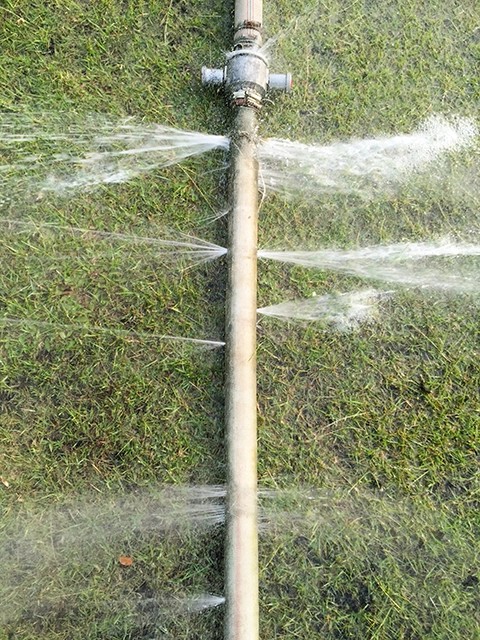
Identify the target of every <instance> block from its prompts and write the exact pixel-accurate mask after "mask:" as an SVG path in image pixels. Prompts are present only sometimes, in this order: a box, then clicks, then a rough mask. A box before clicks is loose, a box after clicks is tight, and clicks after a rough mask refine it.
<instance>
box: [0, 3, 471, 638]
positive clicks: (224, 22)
mask: <svg viewBox="0 0 480 640" xmlns="http://www.w3.org/2000/svg"><path fill="white" fill-rule="evenodd" d="M200 5H201V6H200ZM476 5H477V3H476V2H474V1H473V0H471V1H469V2H461V3H460V2H454V1H453V0H452V2H448V3H446V2H444V1H443V2H441V1H436V0H431V1H430V2H427V3H424V2H420V1H419V0H408V1H407V2H400V1H399V0H382V1H381V2H378V3H373V4H372V3H366V2H352V3H348V4H346V3H343V2H339V1H335V0H326V1H325V2H323V3H321V4H318V5H317V6H314V5H311V6H310V7H308V8H307V9H305V7H304V3H303V2H289V3H287V2H284V1H283V0H282V2H277V3H272V2H266V3H265V7H264V11H265V18H266V25H267V29H268V32H269V34H270V35H276V34H279V39H278V45H277V48H276V51H275V53H274V55H273V60H272V67H273V68H274V70H278V71H283V70H286V69H287V68H288V69H289V70H291V71H292V72H293V74H294V92H293V93H292V94H291V95H289V96H278V97H276V98H275V100H274V102H273V103H271V104H267V105H266V106H265V108H264V110H263V111H262V115H261V124H260V127H261V133H262V135H265V136H277V137H289V138H291V139H299V140H302V141H306V142H312V141H321V142H325V141H326V142H328V141H331V140H336V139H348V138H349V137H352V136H354V137H360V136H371V135H375V134H389V133H395V132H399V131H410V130H412V129H414V128H415V127H416V126H417V124H418V123H419V122H420V121H422V120H423V119H424V118H425V117H427V116H428V115H430V114H432V113H445V114H447V115H448V114H452V113H459V114H461V115H465V116H469V117H475V116H476V115H477V111H478V104H479V98H480V86H479V80H478V63H479V59H480V32H479V27H478V24H479V21H478V19H479V17H480V13H479V10H478V7H477V6H476ZM297 15H299V17H298V19H297ZM0 18H1V20H0V24H1V27H0V39H1V46H2V57H1V59H0V85H1V86H2V92H1V95H0V109H1V111H2V112H15V113H16V112H24V113H26V114H32V113H33V114H35V113H37V114H40V113H42V112H49V113H53V114H56V113H58V114H61V113H72V112H74V113H75V114H76V115H75V118H77V119H78V121H79V122H81V121H82V118H84V117H85V116H86V115H87V114H91V113H103V114H106V115H108V116H111V117H112V118H115V117H124V116H134V117H135V118H137V119H138V120H140V121H142V120H144V121H145V122H149V123H150V122H159V123H162V124H169V125H172V126H176V127H179V128H188V129H192V130H198V131H206V132H211V133H219V134H225V133H228V130H229V127H230V115H229V112H228V109H227V108H226V107H225V105H224V101H223V99H222V97H221V96H220V95H217V94H215V93H212V92H211V91H209V90H206V89H204V88H202V86H201V83H200V67H201V66H202V65H203V64H206V65H210V66H216V65H218V64H220V63H221V60H222V56H223V52H224V51H226V50H228V49H229V48H230V36H231V30H230V24H231V15H230V11H229V8H228V7H226V6H225V3H223V2H220V1H218V2H217V1H216V0H210V1H209V2H208V3H193V2H191V1H187V0H185V1H182V2H168V1H165V2H164V1H161V0H158V1H155V2H149V3H147V2H137V3H133V2H120V1H117V2H113V1H107V0H103V1H101V2H94V3H88V2H82V1H80V0H76V1H74V0H71V1H68V2H50V3H41V2H31V1H30V2H26V1H21V0H20V1H15V2H14V1H13V0H9V1H7V2H5V3H4V4H3V7H2V9H0ZM37 117H40V116H39V115H38V116H37ZM59 117H60V119H62V117H63V116H59ZM66 117H67V116H65V118H66ZM68 117H70V116H68ZM0 145H1V141H0ZM40 150H41V147H40V145H38V144H36V143H33V144H32V145H31V148H30V149H29V151H31V152H32V153H38V152H39V151H40ZM475 154H476V155H475ZM475 154H474V155H473V156H469V157H465V158H460V159H458V161H456V163H453V162H452V165H451V167H450V168H451V172H452V175H454V176H456V178H455V180H453V179H452V180H450V182H448V181H447V182H446V183H445V184H443V183H442V184H438V183H437V184H432V183H428V182H427V183H425V182H423V183H422V184H421V183H420V182H417V183H416V184H413V183H412V184H410V185H407V186H405V187H404V188H403V189H401V190H400V191H399V192H398V193H396V194H395V195H394V196H389V197H388V198H380V197H379V198H376V199H373V200H372V201H368V202H365V201H360V200H358V199H355V198H353V197H351V196H327V197H318V198H314V197H309V199H308V200H305V201H299V202H294V203H292V202H285V201H284V200H283V199H282V198H281V197H277V196H272V195H270V196H269V197H267V198H266V200H265V201H264V203H263V205H262V210H261V215H260V230H259V235H260V245H261V246H262V247H264V248H271V247H282V246H284V247H289V248H295V247H304V246H309V247H315V246H347V247H348V246H355V245H357V244H361V245H365V244H370V243H377V242H395V241H397V242H398V241H406V240H413V239H419V238H422V239H428V238H432V237H435V236H438V235H443V234H445V233H453V234H458V235H459V236H461V237H466V238H467V239H472V238H474V237H475V231H476V230H477V228H478V223H477V220H478V211H479V204H480V203H479V198H478V195H477V193H476V190H475V184H476V182H475V180H476V167H477V165H478V150H477V151H476V152H475ZM8 159H9V156H8V155H7V153H6V152H5V153H4V156H2V162H8ZM223 162H224V157H223V155H222V154H221V153H215V154H211V155H205V156H203V157H201V158H196V159H191V160H189V161H187V162H185V163H183V164H181V165H178V166H175V167H170V168H169V169H166V170H161V171H156V172H153V174H151V175H145V176H142V177H140V178H137V179H135V180H133V181H132V182H130V183H127V184H123V185H117V186H112V187H102V188H101V189H99V190H97V191H95V192H92V193H82V194H78V195H76V196H75V197H73V198H52V197H46V198H43V199H42V200H37V198H36V197H35V193H32V192H31V191H29V190H28V189H24V190H23V191H22V189H20V182H21V180H20V177H19V182H18V184H16V185H14V186H15V188H12V190H11V192H10V191H9V193H8V194H4V193H2V194H0V195H2V196H4V195H8V196H9V201H8V202H7V203H5V204H4V205H2V207H3V208H2V211H1V216H2V217H5V216H9V217H12V218H24V217H26V218H28V219H29V220H32V221H36V222H42V221H43V222H54V223H57V224H72V225H74V226H77V227H82V228H98V229H105V230H109V231H117V232H125V233H132V234H135V233H136V234H141V235H150V236H154V235H157V236H159V237H163V236H164V235H165V234H166V233H167V230H168V231H169V232H172V231H173V232H174V233H175V232H178V231H181V232H186V233H191V234H195V235H197V236H199V237H202V238H204V239H207V240H210V241H212V242H216V243H218V244H224V243H225V242H226V239H225V238H226V225H225V219H222V220H219V221H217V222H214V223H211V222H209V221H208V217H209V216H211V215H212V213H213V212H216V211H220V210H221V209H222V208H224V206H225V195H224V194H225V178H224V171H223V169H222V164H223ZM219 169H220V170H219ZM22 179H23V178H22ZM22 184H23V183H22ZM8 185H9V188H10V187H11V186H12V182H8ZM25 185H26V182H25ZM17 187H18V188H17ZM0 256H1V258H2V262H1V264H2V269H1V272H0V305H1V312H2V316H3V315H4V316H8V317H12V318H30V319H33V320H36V321H39V322H43V323H45V324H44V325H38V324H37V325H32V326H29V325H28V324H27V323H23V324H17V325H12V324H2V326H1V327H0V405H1V406H0V411H1V412H0V476H1V483H0V505H1V509H2V519H1V521H0V551H1V554H2V566H3V579H2V581H0V596H1V599H2V603H3V606H2V605H0V638H1V639H2V640H3V639H4V638H5V639H6V640H7V639H8V640H30V639H32V640H33V639H34V638H35V639H37V638H41V639H44V640H67V639H68V640H70V639H75V638H78V639H80V638H82V639H83V638H88V639H89V640H90V639H92V640H94V639H98V640H100V639H102V640H103V639H112V640H119V639H122V640H127V639H130V640H133V639H138V638H145V639H149V640H150V639H152V638H155V637H168V638H189V639H190V638H199V639H200V638H202V639H205V638H212V639H214V638H221V637H222V611H221V609H215V610H213V611H211V612H209V613H202V614H197V615H191V614H189V615H186V614H185V613H184V612H183V611H182V607H181V606H180V605H178V606H172V605H168V606H165V605H164V604H162V603H164V599H165V598H168V597H171V596H174V597H177V598H180V597H182V596H185V595H189V594H198V593H205V592H210V593H221V592H222V589H223V586H222V562H223V551H222V546H223V531H222V529H221V528H218V529H217V528H215V529H213V530H209V531H205V530H203V529H198V528H195V527H194V528H193V529H192V530H186V531H183V530H182V531H178V530H176V529H175V530H167V531H161V532H159V531H154V532H152V531H151V530H149V529H148V528H145V527H142V526H141V523H138V522H137V523H136V524H132V527H131V528H130V527H129V526H126V525H125V523H123V524H122V526H119V525H115V523H116V522H117V521H118V522H122V515H124V514H125V511H127V512H128V508H126V507H122V504H126V505H129V504H130V502H132V501H134V502H135V504H138V508H139V511H140V512H141V513H142V514H144V515H145V514H147V513H148V509H149V508H150V504H151V502H150V501H153V502H154V503H155V491H156V490H157V489H158V488H159V487H161V486H163V485H165V484H167V485H170V484H185V483H187V484H217V483H220V484H221V483H223V482H224V480H225V454H224V447H223V426H222V423H223V354H222V352H221V350H216V351H215V350H214V351H208V350H202V349H198V348H196V347H194V346H192V345H180V344H177V343H166V342H162V341H159V340H158V339H154V338H149V339H146V338H145V337H144V335H143V334H144V333H146V332H155V333H160V334H163V333H169V334H174V335H184V336H190V337H200V338H213V339H222V336H223V332H224V328H223V303H224V294H225V283H226V275H225V264H224V262H223V261H217V262H214V263H211V264H206V265H201V266H197V267H194V268H187V269H186V268H185V265H182V264H176V263H171V262H165V261H164V260H162V259H160V258H159V257H158V255H156V254H155V252H154V251H152V250H150V249H149V250H146V249H145V248H144V247H136V246H124V245H120V244H108V245H105V244H99V243H98V242H95V241H86V240H85V239H82V238H79V237H73V236H72V237H70V236H69V237H66V236H61V235H58V234H50V233H47V232H45V230H43V231H42V229H41V228H38V229H37V230H30V231H29V232H28V233H22V234H18V233H12V232H7V231H5V230H3V229H2V237H1V238H0ZM259 272H260V275H259V306H264V305H267V304H274V303H275V302H280V301H282V300H286V299H290V298H295V297H307V296H310V295H312V293H313V292H316V293H317V294H318V295H320V294H322V293H324V292H329V291H332V290H338V291H345V290H348V289H350V288H354V287H356V286H358V285H359V284H360V281H359V280H358V279H355V278H351V277H344V276H336V275H332V274H330V273H321V272H313V271H311V270H307V269H301V268H298V267H294V268H287V267H283V266H281V265H278V264H270V263H265V262H261V263H260V264H259ZM477 304H478V300H475V299H472V298H471V297H467V296H459V297H454V296H445V295H443V294H442V295H433V294H428V295H427V294H423V295H421V294H419V293H418V292H416V293H414V292H403V293H401V294H399V295H397V296H395V298H392V299H391V300H389V301H388V302H387V303H386V304H385V306H384V310H383V312H382V315H381V319H380V322H378V323H376V324H373V325H368V326H365V327H364V328H362V329H360V330H359V331H357V332H354V333H347V334H335V333H332V332H329V331H326V330H324V329H322V327H320V326H316V325H312V324H309V325H307V326H299V325H295V324H293V323H289V324H284V323H280V322H278V321H274V320H270V319H267V318H262V319H261V320H260V321H259V326H258V334H259V347H258V357H259V481H260V483H261V484H262V485H264V486H268V487H275V488H279V489H278V492H277V494H275V495H276V497H275V498H273V499H272V500H267V503H268V505H269V506H268V505H267V511H268V512H269V513H270V516H269V517H270V518H271V520H272V521H273V522H274V523H275V524H270V525H268V526H267V528H266V532H265V533H264V535H263V536H262V539H261V549H260V551H261V636H262V637H264V638H277V637H278V638H301V639H308V640H309V639H314V638H325V639H328V640H330V639H331V640H333V639H346V638H352V639H362V640H363V639H371V640H373V639H377V640H382V639H385V640H397V639H399V638H404V639H409V640H414V639H418V640H424V639H428V638H431V639H432V640H433V639H435V640H437V639H438V638H449V639H450V640H453V639H455V640H456V639H463V638H476V637H478V636H479V634H480V619H479V617H478V611H479V610H480V607H479V605H480V602H479V595H478V593H479V591H478V589H479V578H480V576H479V574H478V560H479V559H478V551H477V548H478V536H479V531H478V529H479V526H478V525H479V521H478V506H479V505H478V500H479V472H478V471H479V467H478V443H479V433H478V429H479V424H480V415H479V410H478V401H477V399H478V389H479V386H480V374H479V369H478V365H477V363H478V355H479V353H478V345H479V329H478V306H477ZM72 324H73V325H74V324H77V325H78V324H80V325H83V326H88V327H90V329H88V330H87V329H86V330H79V329H78V328H75V327H68V326H66V325H72ZM60 325H61V326H60ZM95 326H97V327H98V326H100V327H105V328H111V329H112V332H111V333H105V332H98V331H95V330H94V327H95ZM118 329H121V330H125V331H128V332H130V333H131V335H124V334H121V335H119V334H118V332H117V333H115V330H118ZM135 333H138V335H134V334H135ZM303 487H309V488H313V489H315V493H314V496H315V497H314V498H313V499H309V498H307V497H306V493H308V491H307V490H306V489H303ZM283 489H288V490H291V493H289V492H287V493H285V492H284V491H283ZM122 496H123V498H122ZM122 499H123V500H124V501H125V502H124V503H122ZM112 503H113V504H114V507H113V508H112V509H113V510H112V511H111V512H110V511H109V510H108V508H107V506H108V505H109V504H112ZM105 513H106V514H107V515H105ZM110 513H111V514H112V515H111V519H110V516H109V515H108V514H110ZM101 514H103V516H101ZM71 531H73V532H74V534H73V535H72V534H71V533H70V532H71ZM77 533H78V535H77ZM62 536H67V537H66V538H63V537H62ZM122 554H127V555H131V556H132V557H133V559H134V564H133V565H132V566H131V567H122V566H120V564H119V562H118V558H119V556H120V555H122ZM159 603H160V604H159Z"/></svg>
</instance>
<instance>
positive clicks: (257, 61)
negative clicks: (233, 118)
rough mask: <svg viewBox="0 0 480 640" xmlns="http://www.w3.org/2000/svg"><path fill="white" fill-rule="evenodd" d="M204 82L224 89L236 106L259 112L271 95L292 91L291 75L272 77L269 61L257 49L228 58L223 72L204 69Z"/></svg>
mask: <svg viewBox="0 0 480 640" xmlns="http://www.w3.org/2000/svg"><path fill="white" fill-rule="evenodd" d="M202 82H203V84H205V85H217V86H224V87H225V89H226V91H227V93H228V95H229V97H230V99H231V101H232V103H233V104H235V105H237V106H246V107H255V108H257V109H259V108H260V107H261V103H262V100H263V98H264V96H265V94H266V93H267V91H270V90H277V91H284V92H285V93H289V92H290V91H291V89H292V76H291V74H290V73H273V74H270V73H269V71H268V62H267V59H266V58H265V56H264V55H263V54H262V53H260V51H259V50H258V49H256V48H254V47H248V48H243V49H237V50H235V51H232V52H231V53H229V54H227V61H226V64H225V66H224V68H223V69H209V68H208V67H202Z"/></svg>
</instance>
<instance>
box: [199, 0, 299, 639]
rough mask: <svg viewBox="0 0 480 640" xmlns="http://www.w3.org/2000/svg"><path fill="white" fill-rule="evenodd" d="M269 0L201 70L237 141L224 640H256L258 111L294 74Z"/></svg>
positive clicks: (245, 2) (242, 8)
mask: <svg viewBox="0 0 480 640" xmlns="http://www.w3.org/2000/svg"><path fill="white" fill-rule="evenodd" d="M262 4H263V3H262V0H236V2H235V25H234V29H235V33H234V39H233V51H232V52H231V53H229V54H227V56H226V63H225V66H224V67H223V69H207V68H205V67H204V68H203V69H202V78H203V82H204V83H205V84H207V85H221V86H223V87H224V88H225V90H226V93H227V96H228V99H229V101H230V104H231V106H232V109H234V111H235V120H234V133H233V136H232V142H231V154H232V159H231V175H230V220H229V250H228V256H229V281H228V294H227V310H226V314H227V317H226V336H227V337H226V344H227V346H226V356H227V362H226V389H225V393H226V400H225V402H226V406H225V421H226V424H225V430H226V440H227V455H228V490H227V521H226V525H227V534H226V562H225V597H226V615H225V639H226V640H257V639H258V637H259V613H258V608H259V607H258V518H257V394H256V321H257V291H256V290H257V214H258V187H257V185H258V161H257V113H258V111H259V109H260V108H261V105H262V100H263V98H264V96H265V94H266V92H267V90H269V89H282V90H284V91H289V90H290V88H291V84H292V82H291V77H290V75H289V74H278V75H270V73H269V70H268V61H267V59H266V57H265V56H264V55H263V53H262V51H261V46H262V21H263V6H262Z"/></svg>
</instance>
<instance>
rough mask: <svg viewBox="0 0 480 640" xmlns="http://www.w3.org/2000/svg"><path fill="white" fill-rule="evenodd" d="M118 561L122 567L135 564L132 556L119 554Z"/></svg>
mask: <svg viewBox="0 0 480 640" xmlns="http://www.w3.org/2000/svg"><path fill="white" fill-rule="evenodd" d="M118 561H119V563H120V564H121V565H122V567H131V566H132V564H133V558H132V557H131V556H119V557H118Z"/></svg>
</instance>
